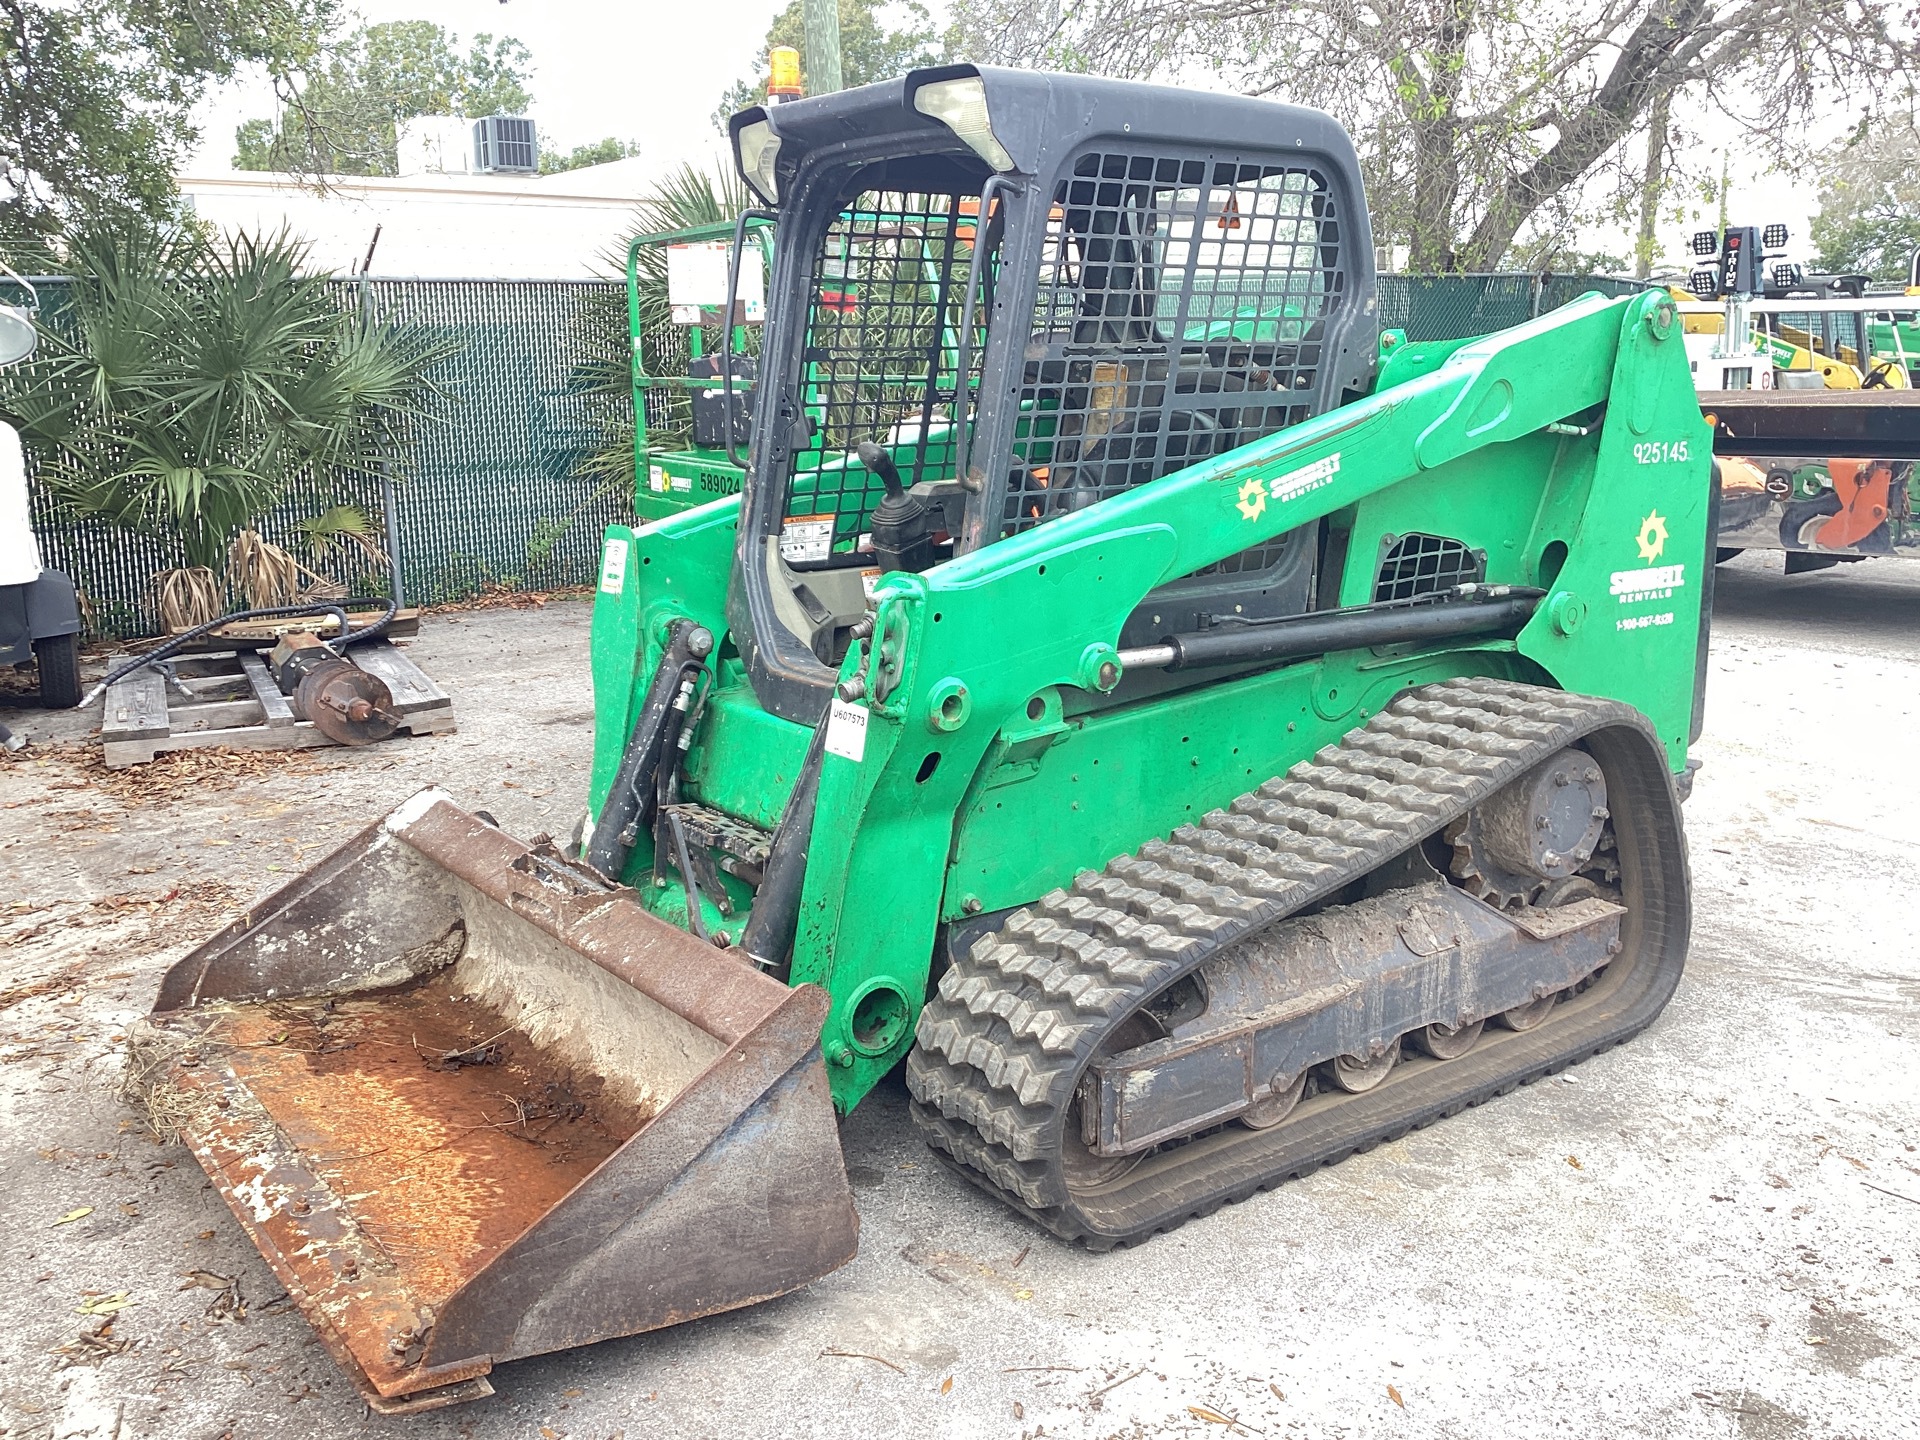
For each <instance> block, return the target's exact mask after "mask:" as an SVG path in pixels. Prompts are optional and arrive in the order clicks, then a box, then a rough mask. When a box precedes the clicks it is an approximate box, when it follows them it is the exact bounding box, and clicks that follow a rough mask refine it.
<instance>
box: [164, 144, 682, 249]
mask: <svg viewBox="0 0 1920 1440" xmlns="http://www.w3.org/2000/svg"><path fill="white" fill-rule="evenodd" d="M474 126H475V122H473V121H471V120H458V119H449V118H447V117H443V116H429V117H424V118H422V119H420V120H416V121H410V122H408V123H407V124H406V125H405V126H403V127H402V131H401V136H400V146H399V154H400V166H399V168H400V170H401V171H402V173H401V174H400V175H398V176H394V177H390V178H389V177H364V176H354V175H340V176H324V177H319V178H318V179H307V180H301V179H296V178H295V177H293V176H290V175H283V174H277V173H275V172H273V171H263V170H224V171H213V170H207V171H202V172H200V173H196V174H191V175H182V176H180V177H179V185H180V191H181V193H182V195H183V196H185V198H186V200H187V203H188V204H189V205H190V206H191V207H192V209H193V211H194V213H195V214H197V215H198V216H199V217H200V218H202V219H203V220H207V221H210V222H211V223H212V224H213V225H214V226H215V227H217V228H218V229H219V230H221V231H223V232H225V233H229V234H231V233H234V232H237V231H251V232H261V231H264V232H267V233H272V232H274V231H277V230H279V229H281V228H282V227H285V228H286V229H288V230H291V231H292V232H293V233H294V234H296V235H299V236H302V237H303V238H305V239H306V240H308V241H309V242H311V244H312V246H313V262H314V265H315V267H316V268H319V269H325V270H329V271H331V272H333V273H335V274H340V275H346V274H352V273H357V272H358V271H359V270H360V268H361V266H362V265H363V264H364V263H365V262H366V259H367V251H368V247H369V246H370V245H372V246H373V247H374V248H373V259H372V264H371V267H370V270H369V273H371V274H373V275H379V276H388V277H395V278H415V277H419V278H435V279H444V278H459V279H512V280H523V279H538V280H585V279H593V278H606V277H608V276H613V275H618V274H620V273H621V269H622V267H623V266H624V263H625V255H624V248H623V247H624V242H625V239H626V237H627V236H628V235H629V234H631V233H632V231H633V229H634V227H635V224H636V217H635V204H636V202H637V201H638V200H639V199H640V198H641V197H642V196H644V195H646V194H647V193H648V192H649V191H651V190H652V189H653V187H654V185H655V184H656V183H657V182H658V180H659V178H660V171H661V169H662V168H663V167H662V166H661V165H659V164H656V163H649V162H648V161H647V160H646V159H644V158H640V157H636V158H633V159H627V160H615V161H612V162H610V163H609V164H605V165H590V166H587V167H585V168H583V169H579V170H568V171H563V172H562V173H560V174H558V175H537V174H529V173H500V172H491V173H489V172H484V171H482V170H480V169H479V166H478V163H477V158H476V155H475V147H474V143H473V141H472V139H471V137H472V134H473V131H474ZM719 153H720V151H719V147H718V146H716V149H715V154H716V163H717V157H718V155H719ZM376 230H378V232H379V241H378V244H377V245H375V243H374V233H375V231H376Z"/></svg>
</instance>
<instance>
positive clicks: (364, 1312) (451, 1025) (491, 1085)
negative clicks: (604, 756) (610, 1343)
mask: <svg viewBox="0 0 1920 1440" xmlns="http://www.w3.org/2000/svg"><path fill="white" fill-rule="evenodd" d="M826 1013H827V1000H826V996H825V994H824V993H823V992H822V991H820V990H819V989H817V988H815V987H812V986H800V987H798V988H794V989H789V988H788V987H787V986H785V985H782V984H780V983H779V982H778V981H775V980H772V979H769V978H768V977H767V976H765V975H763V974H761V973H760V972H759V971H757V970H755V969H754V968H753V967H752V966H751V965H749V964H747V963H745V962H744V961H743V960H741V959H736V958H734V956H732V955H730V954H729V953H727V952H725V951H722V950H717V949H714V948H713V947H712V946H709V945H706V944H703V943H701V942H700V941H697V940H695V939H694V938H693V937H692V936H691V935H688V934H686V933H684V932H682V931H680V930H678V929H675V928H674V927H673V926H671V925H668V924H667V923H666V922H664V921H662V920H659V919H657V918H655V917H654V916H652V915H649V914H648V913H646V912H645V911H644V910H643V909H641V907H640V906H639V905H638V904H637V903H635V901H634V899H633V896H632V894H631V892H629V891H627V890H624V889H620V888H614V887H609V886H608V885H606V884H605V883H604V882H602V881H600V880H599V879H598V878H597V877H596V876H594V875H592V874H591V873H590V872H586V871H584V870H582V869H580V868H579V867H577V866H575V865H573V864H572V863H570V862H568V861H567V860H565V859H564V858H562V857H561V856H560V855H558V854H557V853H556V852H554V851H553V850H552V849H551V848H550V847H545V846H543V847H542V848H539V849H533V848H529V847H528V846H526V845H524V844H521V843H520V842H519V841H517V840H515V839H513V838H512V837H511V836H508V835H506V834H504V833H502V832H501V831H500V830H498V829H496V828H494V827H493V826H491V825H489V824H487V823H485V822H484V821H482V820H480V819H478V818H476V817H474V816H472V815H469V814H468V813H466V812H465V811H463V810H461V809H459V808H457V807H456V806H455V805H453V804H452V803H451V802H450V801H449V800H448V799H447V797H446V796H445V795H444V794H442V793H441V792H439V791H427V792H425V793H423V794H421V795H417V796H415V797H414V798H413V799H412V800H409V801H408V802H407V803H406V804H404V805H402V806H401V807H400V808H399V809H397V810H395V811H394V812H393V813H392V814H391V815H389V816H387V817H386V819H384V820H383V821H381V822H380V823H378V824H376V825H374V826H372V827H370V828H369V829H367V830H366V831H364V832H363V833H362V834H361V835H359V836H358V837H357V838H356V839H354V840H353V841H352V842H351V843H350V844H348V845H346V846H345V847H344V848H343V849H341V850H339V851H337V852H336V853H335V854H334V855H332V856H331V857H329V858H328V859H327V860H326V861H324V862H323V863H321V864H320V865H319V866H317V867H315V868H314V869H313V870H312V871H310V872H308V873H307V874H306V875H304V876H302V877H301V878H300V879H298V880H296V881H295V882H294V883H293V884H291V885H289V886H287V887H286V888H285V889H284V890H281V891H280V892H279V893H278V894H276V895H274V896H273V897H272V898H271V899H269V900H267V901H266V902H264V903H263V904H261V905H259V906H257V907H256V908H255V909H253V910H252V911H251V912H249V913H248V914H247V915H246V917H245V918H243V919H241V920H239V921H236V922H235V923H234V924H232V925H230V926H228V927H227V928H226V929H225V930H223V931H222V932H221V933H220V934H219V935H217V936H215V937H214V938H213V939H212V940H210V941H208V942H207V943H206V944H205V945H202V946H201V947H200V948H199V949H197V950H195V951H194V952H193V953H192V954H191V955H189V956H187V957H186V958H185V959H184V960H182V961H181V962H180V963H179V964H177V965H175V966H174V967H173V968H172V969H171V970H170V971H168V972H167V976H166V978H165V980H164V981H163V982H162V983H161V987H160V996H159V1000H158V1002H157V1004H156V1005H155V1007H154V1013H153V1015H152V1017H151V1018H150V1020H149V1021H148V1023H147V1024H146V1025H144V1026H143V1027H141V1029H140V1033H139V1035H138V1036H137V1037H136V1041H135V1044H134V1047H133V1050H132V1056H131V1061H130V1065H131V1068H130V1072H129V1077H130V1086H129V1088H130V1092H131V1093H133V1094H135V1095H136V1096H137V1097H138V1098H139V1100H140V1101H141V1103H143V1104H144V1105H145V1106H146V1107H147V1109H148V1111H149V1114H150V1115H151V1116H152V1118H153V1119H154V1120H155V1122H156V1126H157V1127H158V1128H161V1129H166V1130H177V1131H178V1132H179V1134H180V1135H181V1137H182V1138H183V1139H184V1140H186V1142H187V1143H188V1144H189V1145H191V1146H192V1148H193V1150H194V1153H195V1154H196V1155H198V1156H199V1158H200V1163H201V1164H202V1165H203V1166H205V1167H206V1171H207V1174H209V1175H210V1176H212V1177H213V1181H214V1184H215V1185H217V1186H218V1187H219V1189H220V1191H221V1193H222V1194H224V1195H225V1196H226V1198H227V1203H228V1204H229V1205H231V1206H232V1207H233V1213H234V1214H235V1215H237V1216H238V1217H239V1219H240V1223H241V1224H242V1225H244V1226H245V1227H246V1229H247V1232H248V1233H249V1234H250V1235H251V1236H252V1237H253V1240H254V1243H255V1244H256V1245H258V1246H259V1248H260V1252H261V1253H262V1254H263V1255H264V1256H265V1257H266V1258H267V1261H268V1263H269V1264H271V1265H272V1266H273V1269H274V1271H275V1272H276V1274H277V1275H278V1276H279V1279H280V1281H281V1283H282V1284H284V1285H285V1286H286V1288H287V1292H288V1294H289V1295H291V1296H292V1297H293V1299H294V1300H295V1301H296V1302H297V1303H298V1304H299V1306H300V1308H301V1309H302V1310H303V1311H304V1312H305V1313H306V1316H307V1318H308V1320H310V1321H311V1322H312V1323H313V1326H314V1328H315V1329H316V1330H318V1331H319V1333H320V1336H321V1338H322V1340H323V1341H325V1343H326V1345H327V1347H328V1349H329V1350H331V1351H332V1353H333V1356H334V1358H335V1359H336V1360H338V1361H339V1363H340V1365H341V1367H342V1368H343V1369H345V1370H346V1372H347V1373H348V1374H349V1375H350V1376H351V1377H352V1378H353V1380H354V1382H355V1384H356V1385H358V1386H359V1387H360V1390H361V1391H362V1393H363V1394H364V1395H365V1396H366V1398H367V1400H368V1402H369V1403H370V1404H371V1405H372V1406H373V1407H374V1408H375V1409H377V1410H380V1411H384V1412H394V1411H403V1410H413V1409H426V1408H431V1407H433V1406H436V1405H445V1404H451V1403H453V1402H455V1401H459V1400H467V1399H473V1398H476V1397H478V1396H480V1395H486V1394H490V1393H491V1391H492V1387H491V1386H490V1385H489V1383H488V1382H487V1380H486V1378H485V1377H486V1375H487V1373H488V1371H489V1370H491V1369H492V1368H493V1366H495V1365H497V1364H499V1363H501V1362H503V1361H507V1360H512V1359H516V1358H518V1357H521V1356H526V1355H538V1354H542V1353H545V1352H547V1351H552V1350H560V1349H564V1348H566V1347H568V1346H572V1345H584V1344H588V1343H590V1342H592V1341H595V1340H603V1339H607V1338H609V1337H611V1336H615V1335H631V1334H634V1333H636V1332H639V1331H642V1330H652V1329H656V1328H658V1327H660V1326H663V1325H674V1324H678V1323H679V1322H681V1321H683V1320H692V1319H695V1318H696V1317H698V1316H701V1315H710V1314H713V1313H714V1312H716V1311H720V1310H730V1309H733V1308H735V1307H737V1306H742V1305H751V1304H753V1303H755V1302H756V1301H760V1300H767V1299H771V1298H772V1297H773V1296H775V1295H781V1294H785V1293H786V1292H788V1291H790V1290H794V1289H797V1288H799V1287H800V1286H802V1285H805V1284H806V1283H807V1282H808V1281H810V1280H813V1279H814V1278H816V1277H818V1276H820V1275H824V1274H826V1273H827V1272H828V1271H830V1270H833V1269H834V1268H835V1267H837V1266H839V1265H841V1264H844V1263H845V1262H846V1261H847V1260H849V1259H851V1258H852V1257H853V1253H854V1249H855V1245H856V1237H857V1231H858V1223H859V1222H858V1220H857V1218H856V1217H855V1214H854V1210H853V1197H852V1194H851V1192H850V1191H849V1190H848V1187H847V1177H846V1168H845V1165H844V1163H843V1162H842V1159H841V1155H840V1142H839V1134H838V1128H837V1126H836V1123H835V1120H834V1114H833V1108H832V1104H831V1101H830V1099H829V1096H828V1090H827V1076H826V1070H825V1066H824V1064H823V1062H822V1060H821V1055H820V1026H821V1023H822V1021H823V1020H824V1018H825V1016H826Z"/></svg>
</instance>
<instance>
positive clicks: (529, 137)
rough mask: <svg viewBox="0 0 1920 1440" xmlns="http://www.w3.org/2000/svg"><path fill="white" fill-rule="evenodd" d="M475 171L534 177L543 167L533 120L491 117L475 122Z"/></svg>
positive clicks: (517, 117)
mask: <svg viewBox="0 0 1920 1440" xmlns="http://www.w3.org/2000/svg"><path fill="white" fill-rule="evenodd" d="M473 158H474V162H475V163H474V169H476V170H479V171H481V172H483V173H487V174H495V175H498V174H522V175H530V174H532V173H534V172H535V171H537V170H538V169H539V168H540V141H539V139H538V137H537V136H536V135H535V134H534V129H533V121H531V120H526V119H523V118H521V117H520V116H518V115H489V116H487V117H486V118H485V119H481V120H476V121H474V122H473Z"/></svg>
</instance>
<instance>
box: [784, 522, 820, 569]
mask: <svg viewBox="0 0 1920 1440" xmlns="http://www.w3.org/2000/svg"><path fill="white" fill-rule="evenodd" d="M831 553H833V516H831V515H792V516H789V517H788V518H787V522H786V523H785V524H784V525H782V526H781V527H780V558H781V559H782V560H785V561H787V562H789V563H791V562H793V561H796V560H824V559H826V558H827V556H828V555H830V554H831Z"/></svg>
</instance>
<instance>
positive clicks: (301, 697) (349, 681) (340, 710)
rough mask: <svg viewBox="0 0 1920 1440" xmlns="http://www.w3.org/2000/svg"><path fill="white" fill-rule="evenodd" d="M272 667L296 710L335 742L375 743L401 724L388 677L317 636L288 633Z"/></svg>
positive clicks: (278, 646)
mask: <svg viewBox="0 0 1920 1440" xmlns="http://www.w3.org/2000/svg"><path fill="white" fill-rule="evenodd" d="M267 669H268V671H269V672H270V673H271V674H272V676H273V680H274V683H275V684H276V685H278V686H279V687H280V689H281V692H282V693H283V694H286V695H288V696H291V697H292V700H293V713H294V714H295V715H297V716H298V717H299V718H300V719H302V720H308V721H311V722H312V723H313V726H314V728H315V729H317V730H318V731H320V733H321V734H323V735H325V736H326V737H327V738H328V739H329V740H331V741H333V742H334V743H335V744H336V745H371V744H372V743H373V742H374V741H376V740H384V739H386V738H387V737H388V736H389V735H391V734H393V732H394V731H395V730H397V729H398V728H399V726H400V713H399V711H397V710H395V709H394V708H393V694H392V692H391V691H389V690H388V689H387V683H386V681H384V680H382V679H380V677H379V676H377V675H370V674H368V673H367V672H366V671H365V670H362V669H361V668H360V667H359V666H358V665H355V664H354V663H353V662H352V661H351V660H349V659H347V658H346V657H345V656H343V655H341V654H339V653H337V652H336V651H335V650H334V649H333V648H332V647H331V646H329V645H328V644H327V643H326V642H325V641H323V640H321V639H320V638H319V637H318V636H315V635H310V634H305V633H298V634H293V635H283V636H282V637H281V638H280V640H279V642H278V643H277V644H275V646H274V647H273V650H272V652H271V653H270V654H269V655H268V657H267Z"/></svg>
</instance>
